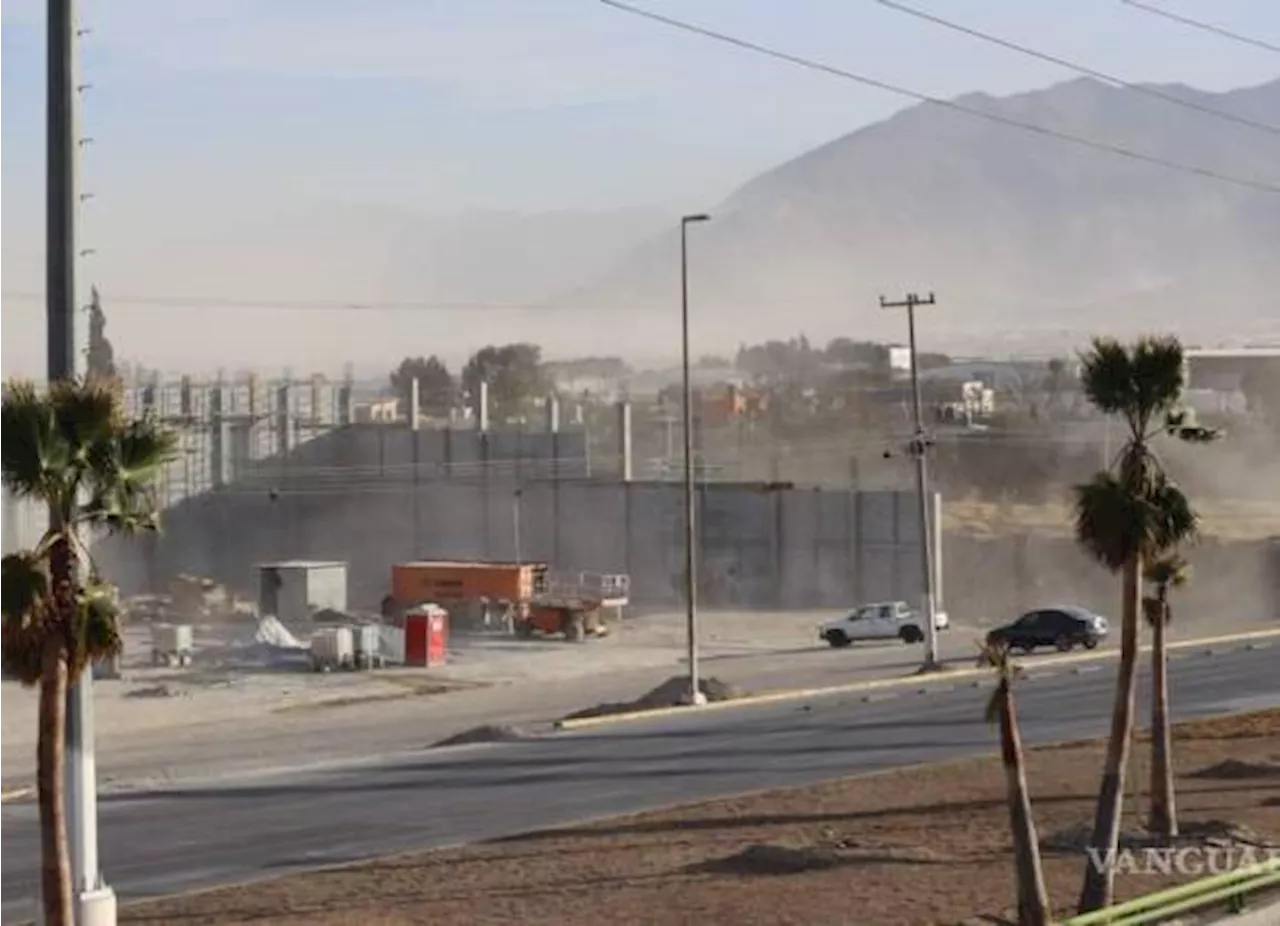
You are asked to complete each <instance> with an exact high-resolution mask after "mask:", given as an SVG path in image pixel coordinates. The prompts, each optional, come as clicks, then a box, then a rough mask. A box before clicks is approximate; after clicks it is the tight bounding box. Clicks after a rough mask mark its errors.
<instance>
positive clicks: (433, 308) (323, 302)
mask: <svg viewBox="0 0 1280 926" xmlns="http://www.w3.org/2000/svg"><path fill="white" fill-rule="evenodd" d="M3 297H4V298H5V299H13V300H14V301H16V302H40V303H43V302H44V293H40V292H34V291H31V290H4V292H3ZM847 299H848V294H847V293H802V294H800V295H797V296H796V297H795V298H793V299H782V298H778V299H758V298H756V299H738V298H725V299H723V300H721V303H722V304H724V305H732V306H735V307H741V306H766V307H768V306H772V307H795V306H797V305H803V304H805V303H815V302H823V301H827V302H833V303H834V302H842V301H845V300H847ZM103 301H104V302H107V303H110V304H112V305H124V306H139V307H144V308H157V309H165V308H169V309H207V308H228V309H236V308H239V309H253V310H255V311H267V312H270V311H283V312H535V313H536V312H595V311H598V310H600V309H616V310H619V311H646V310H648V309H649V308H650V307H651V306H652V305H653V304H654V303H652V302H648V303H645V302H594V301H593V302H590V303H584V304H581V305H572V304H568V303H556V302H485V301H483V300H455V301H446V302H430V301H423V302H415V301H407V302H404V301H402V302H394V301H388V302H377V301H369V300H354V301H343V300H338V299H301V300H299V299H275V298H272V297H269V296H263V297H256V296H239V297H231V296H229V297H221V296H181V295H164V296H115V295H113V296H111V297H110V298H107V299H104V300H103Z"/></svg>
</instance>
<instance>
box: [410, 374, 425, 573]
mask: <svg viewBox="0 0 1280 926" xmlns="http://www.w3.org/2000/svg"><path fill="white" fill-rule="evenodd" d="M421 402H422V395H421V385H420V383H419V382H418V378H417V377H416V376H415V377H414V378H413V382H412V383H411V384H410V386H409V440H410V441H411V442H412V445H413V446H412V451H413V456H412V461H413V483H412V485H411V486H410V489H409V491H411V492H412V493H413V539H412V545H413V549H412V550H411V551H410V552H411V553H412V556H413V559H415V560H416V559H418V557H419V556H421V549H420V547H421V536H420V534H419V531H420V530H421V528H420V525H419V523H418V522H419V520H420V511H419V505H420V500H419V498H418V412H419V408H420V406H421Z"/></svg>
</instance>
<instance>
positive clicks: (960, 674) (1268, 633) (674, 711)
mask: <svg viewBox="0 0 1280 926" xmlns="http://www.w3.org/2000/svg"><path fill="white" fill-rule="evenodd" d="M1274 638H1280V629H1276V630H1252V631H1248V632H1246V633H1236V634H1227V635H1224V636H1218V637H1200V638H1197V639H1192V640H1179V641H1176V642H1173V643H1170V644H1169V645H1168V647H1167V650H1168V652H1175V651H1177V650H1184V649H1194V648H1197V647H1204V646H1212V645H1214V644H1222V643H1242V642H1246V641H1250V640H1263V639H1274ZM1150 651H1151V647H1150V646H1141V647H1139V653H1147V652H1150ZM1119 656H1120V651H1119V650H1118V649H1113V650H1106V651H1105V652H1101V653H1077V654H1075V655H1068V656H1057V657H1054V656H1041V657H1038V658H1037V657H1031V658H1030V659H1027V660H1019V664H1020V665H1022V666H1023V667H1024V668H1025V669H1028V670H1030V669H1039V668H1043V667H1045V666H1062V665H1073V664H1076V663H1083V662H1098V661H1102V660H1107V659H1117V658H1119ZM990 674H991V670H990V669H985V668H971V669H944V670H942V671H940V672H936V673H932V674H929V675H895V676H892V677H890V678H876V679H869V680H867V681H865V682H850V683H849V684H847V685H828V686H825V687H821V688H784V689H781V690H778V691H766V692H762V693H760V694H756V695H746V696H745V697H742V698H733V699H731V700H729V701H712V702H710V703H708V704H702V705H698V706H696V707H692V706H690V705H687V704H680V705H675V706H672V707H656V708H652V709H649V710H641V711H627V712H626V713H620V714H604V715H602V716H599V717H579V718H577V719H565V720H557V721H556V722H555V724H554V727H555V729H557V730H581V729H585V728H588V727H600V726H604V725H605V724H610V723H627V722H629V721H633V720H654V719H658V718H661V717H674V716H678V715H681V714H685V715H687V714H690V713H698V714H703V713H706V712H708V711H716V710H727V709H729V708H734V707H754V706H756V705H759V704H776V703H778V702H781V701H792V700H797V699H800V698H820V697H826V696H830V695H838V694H854V693H857V692H862V691H876V690H878V689H881V688H897V687H903V686H907V685H921V686H926V685H935V684H938V683H941V682H954V681H960V680H964V679H972V678H978V677H986V676H988V675H990Z"/></svg>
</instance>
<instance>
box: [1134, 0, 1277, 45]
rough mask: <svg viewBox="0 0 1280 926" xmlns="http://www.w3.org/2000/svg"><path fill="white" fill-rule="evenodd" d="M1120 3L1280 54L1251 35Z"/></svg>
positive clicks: (1167, 12)
mask: <svg viewBox="0 0 1280 926" xmlns="http://www.w3.org/2000/svg"><path fill="white" fill-rule="evenodd" d="M1120 2H1121V3H1123V4H1124V5H1125V6H1131V7H1133V8H1134V9H1136V10H1142V11H1143V12H1144V13H1151V14H1153V15H1155V16H1161V17H1163V18H1165V19H1168V20H1171V21H1173V22H1176V23H1182V25H1184V26H1190V27H1191V28H1193V29H1200V30H1202V31H1204V32H1212V33H1213V34H1214V35H1220V36H1222V37H1223V38H1224V39H1231V40H1232V41H1233V42H1241V43H1243V44H1245V45H1252V46H1253V47H1254V48H1261V49H1264V50H1266V51H1273V52H1280V45H1273V44H1272V43H1271V42H1267V41H1264V40H1263V39H1255V38H1254V37H1253V36H1251V35H1242V34H1241V33H1239V32H1232V31H1231V30H1230V29H1224V28H1223V27H1222V26H1215V25H1214V24H1213V23H1208V22H1204V21H1203V20H1199V19H1191V18H1190V17H1188V16H1181V15H1179V14H1178V13H1174V12H1172V11H1171V10H1164V9H1161V8H1160V7H1158V6H1151V5H1150V4H1147V3H1139V2H1138V0H1120Z"/></svg>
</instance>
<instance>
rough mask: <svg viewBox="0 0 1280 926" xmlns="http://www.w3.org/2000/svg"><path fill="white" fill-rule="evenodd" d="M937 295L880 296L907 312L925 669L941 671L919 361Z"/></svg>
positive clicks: (888, 305) (884, 304)
mask: <svg viewBox="0 0 1280 926" xmlns="http://www.w3.org/2000/svg"><path fill="white" fill-rule="evenodd" d="M933 304H934V298H933V293H930V294H929V295H928V297H926V298H924V299H922V298H920V297H919V296H918V295H916V294H915V293H907V296H906V298H905V299H903V300H901V301H900V302H890V301H888V300H886V299H885V298H884V296H881V297H880V308H882V309H903V308H905V309H906V310H907V336H908V340H909V344H910V351H911V404H912V406H913V411H914V417H915V433H914V434H913V435H912V437H911V444H910V450H911V456H912V457H913V458H914V459H915V463H916V496H917V500H918V501H919V505H920V572H921V579H922V581H923V594H922V598H923V601H922V602H921V603H922V605H923V607H922V608H921V611H922V612H923V614H924V619H925V632H924V634H925V635H924V640H925V654H924V666H923V668H925V669H938V668H941V665H940V663H939V662H938V614H937V607H936V601H935V599H934V587H933V585H934V583H933V555H932V554H933V544H932V543H931V541H930V530H929V521H930V518H929V508H930V505H929V469H928V466H929V464H928V460H927V457H926V454H927V452H928V449H929V438H928V435H927V434H926V433H925V430H924V416H923V414H922V412H921V408H920V376H919V372H918V366H919V364H918V363H917V362H916V360H917V358H916V306H918V305H933Z"/></svg>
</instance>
